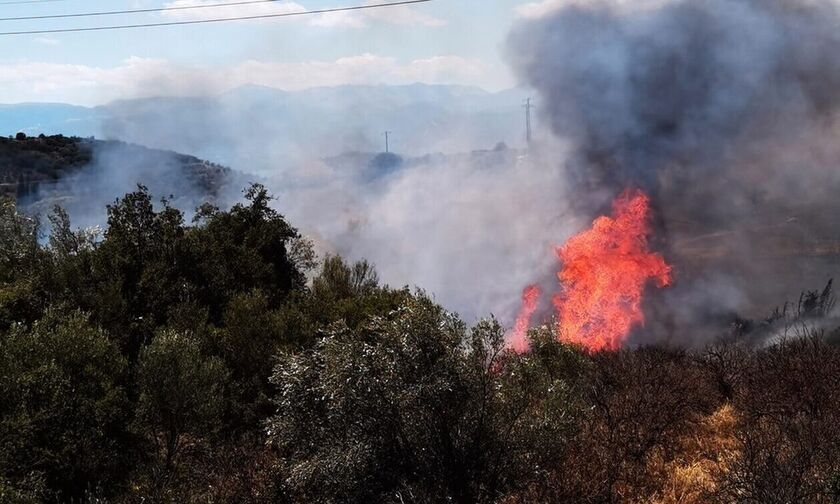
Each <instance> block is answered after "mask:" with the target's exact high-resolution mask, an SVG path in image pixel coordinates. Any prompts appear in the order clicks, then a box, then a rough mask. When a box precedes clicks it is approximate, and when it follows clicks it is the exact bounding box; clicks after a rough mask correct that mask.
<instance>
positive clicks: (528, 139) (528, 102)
mask: <svg viewBox="0 0 840 504" xmlns="http://www.w3.org/2000/svg"><path fill="white" fill-rule="evenodd" d="M523 107H524V108H525V141H526V142H527V143H528V147H531V133H532V131H531V110H532V109H533V108H534V105H533V104H531V99H530V98H528V99H527V100H525V104H524V105H523Z"/></svg>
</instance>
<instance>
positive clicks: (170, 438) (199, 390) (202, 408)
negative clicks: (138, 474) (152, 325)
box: [137, 331, 229, 470]
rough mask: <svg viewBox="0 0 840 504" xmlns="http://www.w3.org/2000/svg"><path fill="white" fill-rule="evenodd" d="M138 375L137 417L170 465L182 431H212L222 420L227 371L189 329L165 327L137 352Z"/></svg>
mask: <svg viewBox="0 0 840 504" xmlns="http://www.w3.org/2000/svg"><path fill="white" fill-rule="evenodd" d="M137 375H138V376H137V380H138V388H139V391H140V400H139V404H138V419H139V421H140V423H141V425H142V426H143V428H144V429H145V430H146V431H147V432H148V433H149V434H150V437H151V439H152V440H153V441H155V443H156V445H157V447H158V451H159V453H161V454H162V455H163V458H164V466H165V469H166V470H170V469H172V468H173V466H174V464H175V461H176V457H177V455H178V452H179V450H180V449H181V446H182V441H183V438H184V436H185V435H187V434H190V435H193V436H196V437H203V436H207V435H211V434H213V433H215V431H216V429H217V428H218V427H219V426H220V425H221V418H222V413H223V408H224V389H225V384H226V383H227V381H228V376H229V372H228V370H227V369H226V368H225V366H224V363H223V362H222V361H221V360H220V359H218V358H216V357H205V356H203V355H202V354H201V349H200V346H199V344H198V342H197V341H195V340H194V339H193V338H191V337H190V336H189V335H188V334H183V333H178V332H175V331H164V332H162V333H161V334H158V335H157V336H156V337H155V340H154V342H152V344H151V345H149V346H147V347H145V348H144V349H143V351H142V352H141V353H140V360H139V363H138V370H137Z"/></svg>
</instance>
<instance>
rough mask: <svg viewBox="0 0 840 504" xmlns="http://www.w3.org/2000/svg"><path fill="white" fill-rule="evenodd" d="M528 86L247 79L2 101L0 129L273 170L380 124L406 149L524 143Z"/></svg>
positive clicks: (376, 142)
mask: <svg viewBox="0 0 840 504" xmlns="http://www.w3.org/2000/svg"><path fill="white" fill-rule="evenodd" d="M526 96H527V92H526V91H525V90H522V89H514V90H508V91H503V92H499V93H490V92H487V91H484V90H482V89H479V88H475V87H465V86H440V85H425V84H413V85H406V86H338V87H322V88H313V89H308V90H304V91H295V92H288V91H282V90H278V89H273V88H267V87H260V86H246V87H241V88H237V89H234V90H232V91H229V92H227V93H224V94H221V95H219V96H213V97H198V98H166V97H164V98H144V99H137V100H124V101H117V102H113V103H110V104H108V105H104V106H101V107H95V108H84V107H72V106H67V105H60V104H21V105H14V106H3V108H0V134H3V133H5V134H9V135H13V134H15V133H16V132H17V131H24V132H26V133H28V134H35V133H40V132H45V133H47V134H49V133H55V132H71V133H72V134H75V135H79V136H95V137H103V138H120V139H122V140H126V141H129V142H132V143H137V144H142V145H148V146H150V147H154V148H159V149H167V150H173V151H179V152H191V153H194V154H196V155H197V156H200V157H202V158H205V159H214V160H218V161H219V162H221V163H223V164H225V165H228V166H232V167H233V168H236V169H239V170H242V171H247V172H260V173H271V172H274V171H276V170H278V169H282V168H283V167H285V166H288V165H291V164H299V163H301V162H305V161H307V160H311V159H314V158H321V157H324V156H335V155H339V154H341V153H342V152H347V151H379V150H381V149H382V147H383V144H384V138H383V132H384V131H386V130H388V131H391V132H392V134H391V139H392V149H393V150H395V151H398V152H400V153H401V154H404V155H410V156H411V155H423V154H426V153H429V152H444V153H451V152H465V151H471V150H474V149H481V148H491V147H492V146H493V145H495V144H496V143H498V142H505V143H507V144H509V145H511V146H518V145H521V144H522V137H523V135H524V133H523V129H524V125H523V115H522V108H521V104H522V101H523V99H524V98H525V97H526Z"/></svg>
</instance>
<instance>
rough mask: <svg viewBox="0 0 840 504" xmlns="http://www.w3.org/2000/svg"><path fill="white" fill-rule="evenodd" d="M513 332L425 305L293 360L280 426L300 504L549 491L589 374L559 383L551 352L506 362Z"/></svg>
mask: <svg viewBox="0 0 840 504" xmlns="http://www.w3.org/2000/svg"><path fill="white" fill-rule="evenodd" d="M503 335H504V331H503V329H502V328H501V326H499V324H498V323H496V322H495V321H486V322H483V323H481V324H479V325H478V326H476V327H475V328H474V329H472V330H471V331H469V330H467V329H466V327H465V325H464V324H463V322H461V321H460V320H459V319H458V318H457V317H456V316H454V315H452V314H449V313H447V312H446V311H445V310H443V309H442V308H441V307H439V306H437V305H435V304H434V303H433V302H432V301H431V300H429V299H428V298H427V297H425V296H424V295H422V294H421V295H417V296H414V297H411V298H410V299H408V300H407V301H406V302H405V303H404V304H403V305H402V306H401V307H400V308H398V309H397V310H395V311H394V312H392V313H390V314H389V315H387V316H385V317H376V318H374V319H372V320H370V321H369V322H367V323H365V324H362V325H361V326H359V327H358V328H357V329H355V330H351V329H350V328H348V327H347V326H346V325H345V324H339V325H336V326H334V327H333V329H332V330H331V332H330V333H329V334H328V335H327V336H326V337H325V338H324V339H323V340H322V341H321V342H320V343H318V344H317V345H316V346H315V347H314V348H313V349H311V350H308V351H305V352H302V353H296V354H286V355H284V356H282V357H281V360H280V363H279V364H278V365H277V367H276V368H275V371H274V375H273V376H272V382H273V383H274V384H275V385H276V386H277V388H278V395H277V397H276V400H275V402H276V405H277V414H276V415H274V416H273V417H272V418H271V419H270V420H269V422H268V427H267V428H268V433H269V439H270V440H271V442H272V444H273V445H274V446H275V447H276V448H277V449H278V450H279V453H280V454H281V456H282V457H283V459H284V460H285V462H286V465H285V467H284V468H283V469H282V471H281V478H282V480H283V484H284V485H285V487H286V488H287V490H288V491H289V492H290V495H292V496H293V497H294V498H295V499H298V500H297V501H296V502H312V501H318V502H324V503H332V502H335V503H338V502H343V503H352V502H403V503H408V502H418V503H419V502H447V501H449V502H462V503H477V502H495V501H496V500H497V499H499V498H500V497H501V496H502V495H504V494H505V493H506V492H508V491H511V490H513V489H515V488H517V487H522V486H526V485H529V484H532V483H536V482H538V480H539V478H540V476H541V475H542V472H541V468H540V464H541V463H547V461H550V460H551V459H552V458H554V457H559V455H560V453H561V452H562V450H563V447H564V446H565V442H566V441H567V440H568V439H569V437H570V436H571V435H572V434H573V432H574V419H575V418H576V414H575V409H576V408H575V404H576V395H577V391H576V387H575V385H574V383H573V380H572V379H570V378H569V377H571V376H574V375H577V374H579V373H578V371H577V370H573V369H567V370H565V371H564V373H562V374H559V375H556V376H552V374H551V372H550V371H551V368H553V366H552V365H551V364H550V363H548V362H546V360H545V359H543V358H542V357H541V355H537V354H535V355H533V356H527V357H520V356H516V355H514V354H511V353H508V352H506V351H504V350H503V346H504V341H503ZM546 345H548V343H547V342H546ZM556 345H559V344H556ZM546 351H548V350H546ZM557 351H560V352H565V350H563V349H560V350H557ZM569 352H570V353H569V356H570V357H569V359H568V360H567V361H566V363H567V364H568V365H569V366H572V367H575V366H581V365H582V358H579V357H577V356H573V353H574V351H571V350H570V351H569ZM546 364H548V367H547V366H546Z"/></svg>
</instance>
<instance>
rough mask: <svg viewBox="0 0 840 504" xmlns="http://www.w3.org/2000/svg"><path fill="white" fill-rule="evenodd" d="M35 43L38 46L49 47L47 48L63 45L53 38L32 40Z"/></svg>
mask: <svg viewBox="0 0 840 504" xmlns="http://www.w3.org/2000/svg"><path fill="white" fill-rule="evenodd" d="M32 41H33V42H35V43H37V44H42V45H47V46H57V45H61V41H60V40H58V39H57V38H52V37H37V38H34V39H32Z"/></svg>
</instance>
